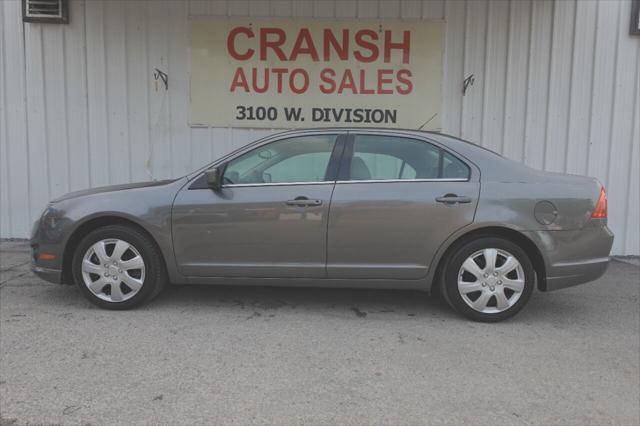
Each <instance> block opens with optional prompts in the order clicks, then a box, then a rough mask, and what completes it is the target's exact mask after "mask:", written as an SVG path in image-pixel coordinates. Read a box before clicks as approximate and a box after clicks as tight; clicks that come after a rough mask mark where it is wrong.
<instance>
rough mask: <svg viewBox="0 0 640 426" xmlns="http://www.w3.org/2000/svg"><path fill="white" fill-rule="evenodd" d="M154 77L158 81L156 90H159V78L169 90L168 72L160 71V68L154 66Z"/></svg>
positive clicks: (165, 88)
mask: <svg viewBox="0 0 640 426" xmlns="http://www.w3.org/2000/svg"><path fill="white" fill-rule="evenodd" d="M153 79H154V80H155V82H156V92H157V91H158V79H160V80H162V82H163V83H164V90H169V76H168V75H167V74H166V73H164V72H162V71H160V70H159V69H158V68H154V71H153Z"/></svg>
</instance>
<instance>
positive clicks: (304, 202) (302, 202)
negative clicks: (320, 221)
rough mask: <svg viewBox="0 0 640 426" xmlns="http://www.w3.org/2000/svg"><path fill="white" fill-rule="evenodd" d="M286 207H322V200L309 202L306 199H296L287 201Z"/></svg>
mask: <svg viewBox="0 0 640 426" xmlns="http://www.w3.org/2000/svg"><path fill="white" fill-rule="evenodd" d="M287 205H288V206H298V207H313V206H320V205H322V200H310V199H308V198H307V197H302V196H301V197H296V198H295V199H294V200H288V201H287Z"/></svg>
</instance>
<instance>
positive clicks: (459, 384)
mask: <svg viewBox="0 0 640 426" xmlns="http://www.w3.org/2000/svg"><path fill="white" fill-rule="evenodd" d="M27 249H28V247H27V244H26V243H25V242H2V243H0V259H1V261H0V267H1V269H2V272H1V273H0V283H1V284H0V286H1V288H0V425H2V426H5V425H13V424H16V425H22V424H83V425H86V424H92V425H100V424H172V425H174V424H189V425H191V424H254V423H262V424H265V423H266V424H300V423H307V424H334V423H340V424H366V423H375V424H443V423H446V424H630V425H631V424H633V425H637V424H639V423H640V365H639V364H640V314H639V310H640V304H639V303H638V296H639V292H640V267H639V266H638V262H637V259H631V260H626V261H624V262H623V261H614V262H612V264H611V266H610V268H609V271H608V272H607V274H606V275H605V276H604V277H603V278H602V279H600V280H599V281H597V282H594V283H590V284H586V285H583V286H580V287H575V288H571V289H566V290H562V291H558V292H555V293H547V294H542V293H535V294H534V295H533V297H532V299H531V301H530V302H529V305H528V306H527V307H526V308H525V309H524V311H522V312H521V313H520V314H519V315H518V316H516V317H515V318H513V319H512V320H510V321H508V322H505V323H500V324H478V323H472V322H469V321H466V320H464V319H462V318H460V317H458V316H456V315H455V314H454V313H452V312H451V311H450V310H449V308H448V307H447V306H446V305H445V304H444V302H442V301H440V300H438V299H436V298H429V297H427V296H425V295H423V294H421V293H418V292H410V291H396V292H394V291H378V290H335V289H334V290H327V289H285V288H228V287H227V288H225V287H195V286H189V287H186V286H183V287H178V286H176V287H172V288H169V289H168V290H167V291H165V292H164V293H163V294H162V295H161V296H160V297H159V298H158V299H156V300H155V301H154V302H153V303H151V304H150V305H147V306H145V307H144V308H142V309H138V310H135V311H127V312H109V311H103V310H100V309H97V308H95V307H93V305H90V304H89V303H88V302H86V301H85V300H84V299H83V297H82V296H81V294H80V292H79V291H78V290H77V289H76V288H75V287H71V286H58V285H54V284H48V283H45V282H43V281H41V280H39V279H38V278H36V277H34V276H33V275H32V274H31V273H30V272H29V269H28V268H29V265H28V252H27Z"/></svg>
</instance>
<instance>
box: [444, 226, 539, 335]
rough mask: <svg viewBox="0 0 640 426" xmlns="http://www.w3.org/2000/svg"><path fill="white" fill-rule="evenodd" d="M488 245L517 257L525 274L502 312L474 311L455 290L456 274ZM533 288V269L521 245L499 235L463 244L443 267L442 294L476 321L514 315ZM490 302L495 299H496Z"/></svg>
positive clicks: (529, 295)
mask: <svg viewBox="0 0 640 426" xmlns="http://www.w3.org/2000/svg"><path fill="white" fill-rule="evenodd" d="M487 248H495V249H498V250H504V251H506V252H508V253H510V254H511V255H512V256H514V257H515V258H516V260H518V262H519V263H520V265H521V266H522V271H523V273H524V288H523V290H522V294H521V295H520V298H519V299H517V301H516V302H515V303H514V304H513V305H512V306H511V307H509V308H507V309H506V310H504V311H502V312H495V313H484V312H480V311H478V310H475V309H474V308H472V307H471V306H469V305H468V304H467V302H465V300H464V299H463V297H462V295H461V294H460V291H459V290H458V274H459V273H460V269H461V268H462V264H463V263H464V262H465V260H467V258H469V257H470V256H472V255H473V254H474V253H476V252H478V251H481V250H483V249H487ZM534 287H535V270H534V269H533V265H532V263H531V260H530V259H529V256H528V255H527V253H526V252H525V251H524V250H523V249H522V248H521V247H520V246H518V245H517V244H515V243H513V242H512V241H510V240H507V239H505V238H501V237H479V238H476V239H473V240H470V241H466V242H464V243H462V244H461V245H460V246H459V247H458V248H457V249H455V251H454V252H453V253H452V255H451V256H450V257H449V261H448V262H447V265H446V267H445V270H444V280H443V288H442V294H443V296H444V298H445V300H446V301H447V302H448V303H449V305H451V306H452V307H453V308H454V309H455V310H456V311H457V312H459V313H460V314H462V315H464V316H466V317H467V318H469V319H472V320H474V321H479V322H498V321H502V320H505V319H507V318H510V317H512V316H513V315H515V314H517V313H518V312H519V311H520V310H521V309H522V308H523V307H524V305H526V304H527V302H528V301H529V298H530V297H531V294H532V293H533V288H534ZM506 291H507V290H505V292H506ZM490 300H491V299H490ZM492 302H495V299H494V300H492Z"/></svg>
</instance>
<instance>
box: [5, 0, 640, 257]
mask: <svg viewBox="0 0 640 426" xmlns="http://www.w3.org/2000/svg"><path fill="white" fill-rule="evenodd" d="M20 7H21V5H20V2H19V1H4V2H0V37H1V39H0V61H1V62H0V72H1V73H2V74H1V76H0V108H1V109H2V110H1V111H0V138H1V144H0V156H1V164H0V179H1V186H0V189H1V190H0V234H1V235H2V236H3V237H10V236H11V237H25V236H27V235H28V233H29V227H30V224H31V223H32V221H33V220H34V219H35V217H36V215H37V214H38V213H39V212H40V210H41V209H42V208H43V206H44V205H45V203H46V202H47V201H48V200H49V199H51V198H53V197H55V196H57V195H60V194H63V193H65V192H68V191H72V190H76V189H81V188H85V187H89V186H99V185H105V184H109V183H120V182H129V181H139V180H145V179H150V178H153V179H161V178H166V177H171V176H178V175H182V174H184V173H186V172H188V171H190V170H193V169H195V168H197V167H199V166H201V165H202V164H205V163H207V162H209V161H211V160H213V159H215V158H216V157H219V156H221V155H223V154H225V153H227V152H229V151H230V150H232V149H234V148H236V147H239V146H241V145H243V144H245V143H247V142H249V141H251V140H254V139H256V138H259V137H261V136H263V135H265V134H267V133H269V131H264V130H250V129H230V128H190V127H188V126H187V121H188V96H189V94H188V85H189V78H188V66H189V65H188V64H189V60H188V50H187V45H188V29H189V25H188V19H189V16H199V15H230V16H284V17H291V16H294V17H295V16H313V17H322V18H345V19H347V18H393V19H395V18H404V19H436V20H442V19H444V20H445V21H446V22H447V26H446V40H445V57H444V66H445V73H444V81H443V93H444V98H443V117H442V122H443V126H444V131H445V132H447V133H451V134H454V135H460V136H462V137H464V138H467V139H469V140H471V141H473V142H476V143H480V144H482V145H484V146H487V147H489V148H491V149H494V150H496V151H499V152H501V153H503V154H504V155H506V156H508V157H510V158H513V159H516V160H518V161H521V162H523V163H525V164H528V165H531V166H533V167H538V168H544V169H547V170H554V171H563V172H569V173H579V174H590V175H594V176H596V177H598V178H599V179H600V180H601V181H602V182H603V183H604V184H605V185H606V186H607V188H608V191H609V198H610V211H609V217H610V224H611V227H612V228H613V230H614V232H615V233H616V242H615V246H614V253H617V254H638V253H640V229H639V226H638V217H639V216H640V200H639V195H640V176H639V173H638V168H639V164H640V158H639V155H640V152H639V151H640V146H639V145H640V107H639V103H640V95H639V92H640V82H639V77H638V76H639V75H640V64H639V61H640V54H639V52H640V39H639V38H638V37H632V36H629V34H628V26H629V13H630V9H631V7H630V2H629V1H628V0H627V1H606V0H601V1H589V0H586V1H583V0H580V1H556V2H549V1H537V0H536V1H527V0H524V1H507V0H496V1H487V0H469V1H463V0H451V1H446V2H445V1H440V0H438V1H420V0H407V1H397V0H396V1H376V0H361V1H349V0H346V1H298V0H272V1H242V0H240V1H228V2H225V1H207V0H192V1H189V2H182V1H167V2H165V1H87V2H84V1H81V0H74V1H72V2H71V7H70V10H71V24H70V25H39V24H24V25H23V24H22V21H21V10H20ZM154 68H159V69H161V70H163V71H165V72H166V73H167V74H168V75H169V90H168V91H165V90H164V89H163V88H162V87H161V86H158V88H157V89H156V85H155V83H154V81H153V77H152V73H153V69H154ZM470 74H474V75H475V83H474V85H473V86H471V87H470V88H469V90H468V92H467V95H466V96H464V97H462V96H461V86H462V80H463V79H464V78H465V77H466V76H468V75H470Z"/></svg>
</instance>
